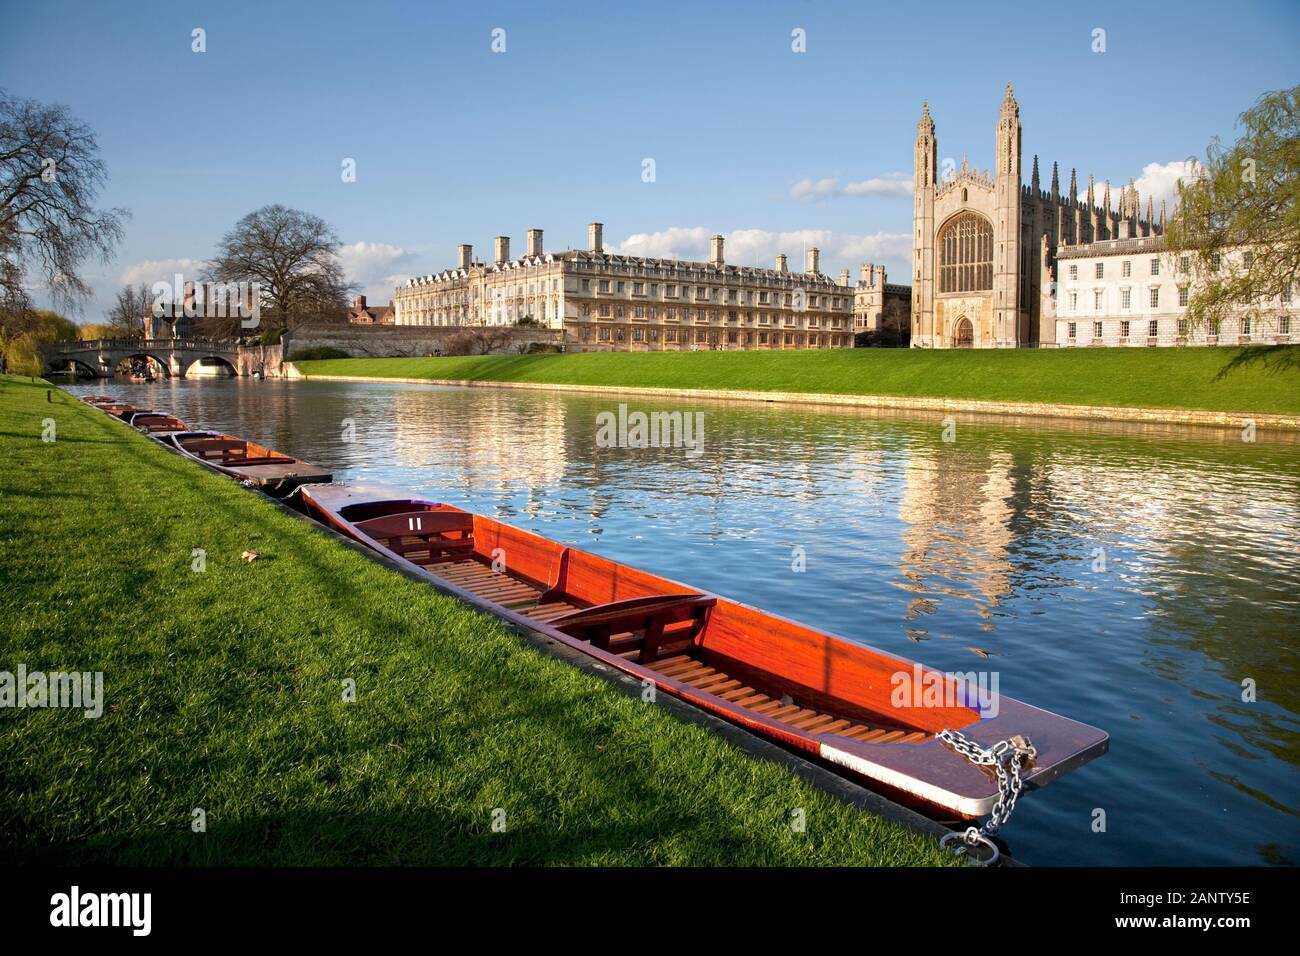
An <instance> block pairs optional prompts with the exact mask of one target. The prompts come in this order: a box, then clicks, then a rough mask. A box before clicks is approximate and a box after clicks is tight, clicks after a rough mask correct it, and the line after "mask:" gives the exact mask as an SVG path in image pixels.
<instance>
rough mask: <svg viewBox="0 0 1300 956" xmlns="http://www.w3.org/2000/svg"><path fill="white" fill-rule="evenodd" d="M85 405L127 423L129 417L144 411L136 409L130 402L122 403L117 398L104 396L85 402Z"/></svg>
mask: <svg viewBox="0 0 1300 956" xmlns="http://www.w3.org/2000/svg"><path fill="white" fill-rule="evenodd" d="M86 404H88V405H91V406H93V407H94V408H98V409H99V410H100V411H101V412H104V413H106V414H108V415H112V416H113V417H114V418H120V419H122V421H126V422H129V421H130V420H131V416H132V415H134V414H136V413H137V412H141V411H145V409H142V408H137V407H136V406H135V405H132V404H131V403H130V402H124V401H122V400H121V399H119V398H108V397H106V396H97V398H96V400H95V401H87V402H86Z"/></svg>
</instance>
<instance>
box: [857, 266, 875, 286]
mask: <svg viewBox="0 0 1300 956" xmlns="http://www.w3.org/2000/svg"><path fill="white" fill-rule="evenodd" d="M858 277H859V280H858V281H860V282H864V283H866V284H867V285H872V284H873V283H874V282H875V270H874V269H873V268H872V266H871V263H870V262H864V263H862V269H861V270H860V271H859V273H858Z"/></svg>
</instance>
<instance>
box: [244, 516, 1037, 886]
mask: <svg viewBox="0 0 1300 956" xmlns="http://www.w3.org/2000/svg"><path fill="white" fill-rule="evenodd" d="M263 497H266V496H263ZM266 500H267V501H269V502H270V503H271V504H272V505H274V506H275V507H276V508H278V509H280V510H281V511H282V512H284V513H285V514H286V515H288V516H289V517H290V518H293V519H294V520H296V521H303V522H306V523H307V524H309V525H311V526H312V527H314V528H316V529H317V530H318V531H321V532H322V533H324V534H325V535H327V536H329V537H331V538H333V539H334V540H336V541H337V542H338V543H339V544H341V545H343V546H344V547H345V548H348V549H350V550H352V551H355V552H356V553H357V554H360V555H361V556H362V557H364V558H367V559H369V560H371V561H373V562H375V563H376V564H380V565H383V566H384V567H385V568H387V569H388V570H390V571H395V572H396V573H398V574H400V575H401V576H402V577H404V578H407V579H408V580H410V581H414V582H415V583H417V584H422V585H425V586H426V587H435V589H436V586H435V585H431V584H430V582H429V581H428V580H427V579H426V578H422V577H420V575H418V574H416V573H415V572H414V571H412V570H411V569H410V568H407V567H403V566H402V565H401V564H398V563H397V562H396V561H393V560H392V559H391V558H388V557H387V556H385V555H382V554H377V553H376V552H374V551H372V550H370V549H369V548H367V547H365V546H364V545H362V544H361V543H360V542H357V541H354V540H352V539H351V538H349V537H347V536H346V535H344V534H341V533H340V532H338V531H336V530H334V529H333V528H330V527H327V526H325V525H323V524H321V523H320V522H319V521H316V520H315V519H314V518H312V517H310V516H309V515H305V514H303V513H301V512H299V511H295V510H294V509H293V508H290V507H289V506H288V505H287V504H285V503H284V502H282V501H276V500H275V499H274V498H270V497H266ZM444 593H446V594H447V596H448V597H451V598H453V599H455V595H453V594H451V593H450V592H444ZM464 607H465V608H466V609H468V610H471V611H474V612H475V613H479V614H484V615H487V612H485V611H482V610H481V609H479V608H476V607H474V606H473V605H470V604H465V605H464ZM489 616H490V615H489ZM493 620H495V621H497V623H499V624H500V625H501V626H502V627H504V628H505V629H506V630H508V631H510V632H511V633H512V634H515V635H517V636H518V637H520V638H521V639H522V640H523V641H525V642H526V643H527V644H528V646H529V647H532V648H534V649H535V650H538V651H540V652H541V653H543V654H545V655H546V656H547V657H553V658H555V659H556V660H558V661H562V662H563V663H565V664H568V665H569V666H571V667H574V668H576V669H577V670H580V671H582V672H583V673H585V674H589V675H590V676H592V677H595V678H598V679H599V680H601V681H602V682H604V683H605V684H608V685H609V686H610V687H611V688H612V689H614V690H615V691H617V692H618V693H620V694H623V695H625V696H628V697H635V698H637V699H638V700H642V699H643V697H642V695H643V693H644V688H643V687H642V685H641V682H640V681H638V680H637V679H636V678H634V677H632V676H631V675H630V674H625V673H623V672H621V671H615V670H612V669H611V668H609V667H606V666H605V665H604V664H602V663H600V662H599V661H597V660H595V659H593V658H591V657H588V656H587V655H586V654H583V653H582V652H581V651H578V650H576V649H575V648H572V647H568V646H566V645H564V644H560V643H559V642H557V641H556V640H554V639H553V638H551V637H548V636H547V635H546V634H544V633H542V632H541V631H535V630H533V629H532V628H527V627H521V626H519V625H518V624H516V623H514V622H513V621H507V620H505V619H497V618H494V619H493ZM654 703H655V704H657V705H658V706H660V707H662V708H663V709H664V710H667V711H668V712H669V713H670V714H672V715H673V716H674V717H676V718H677V719H678V720H681V721H683V722H685V723H690V724H695V725H697V726H699V727H702V728H704V729H705V730H707V731H710V732H711V733H713V734H714V735H716V736H718V737H721V738H723V739H724V740H726V741H727V742H728V743H729V744H731V745H732V746H734V747H736V748H737V749H738V750H741V751H743V752H744V753H745V754H747V755H748V756H750V757H752V758H754V759H757V760H765V761H768V762H770V763H775V764H778V765H780V766H782V767H784V768H785V769H786V770H788V771H789V772H790V773H791V774H792V775H794V776H796V777H798V778H799V779H801V780H803V781H805V782H806V783H809V784H811V785H812V786H814V787H816V788H817V789H818V790H821V791H822V792H823V793H826V794H827V795H829V796H830V797H832V798H834V799H836V800H838V801H839V802H841V803H845V804H848V805H849V806H852V807H856V808H857V809H859V810H862V811H863V812H865V813H870V814H871V815H873V816H877V817H880V818H882V819H884V820H887V821H889V822H891V823H896V824H898V825H899V826H903V827H906V828H907V829H909V830H912V831H914V832H916V833H920V834H922V835H924V836H929V837H933V838H934V839H935V840H936V841H937V840H940V839H942V838H943V837H945V836H948V835H949V834H951V833H952V832H953V831H952V830H950V829H949V828H947V827H945V826H944V825H943V824H941V823H938V822H936V821H934V820H931V819H930V818H929V817H926V816H923V815H922V814H920V813H918V812H916V811H915V810H912V809H909V808H908V807H905V806H903V805H902V804H900V803H895V802H894V801H892V800H890V799H889V798H888V797H884V796H882V795H880V794H878V793H876V792H875V791H874V790H868V789H867V788H866V787H862V786H859V785H858V784H856V783H854V782H853V781H852V780H849V779H847V778H845V777H842V776H840V775H839V774H837V773H833V772H832V771H831V770H829V769H827V768H826V767H823V766H822V765H820V764H817V763H814V762H812V761H811V760H808V759H807V758H806V757H804V756H802V755H801V754H798V753H796V752H794V751H792V750H786V749H785V748H783V747H781V746H779V745H777V744H775V743H773V742H772V741H770V740H767V739H766V738H763V737H759V736H758V735H757V734H753V733H750V732H749V731H748V730H746V729H745V728H744V727H740V726H738V725H736V724H733V723H730V722H729V721H726V720H723V719H722V718H721V717H718V716H716V715H715V714H711V713H709V712H708V711H706V710H701V709H700V708H699V707H696V706H695V705H694V704H692V703H690V702H689V701H684V700H681V699H679V698H677V697H673V696H672V695H671V694H656V695H655V700H654ZM999 865H1000V866H1011V867H1023V866H1026V865H1027V864H1024V863H1021V862H1020V861H1019V860H1016V859H1015V858H1013V857H1011V856H1010V855H1008V854H1007V853H1005V852H1004V853H1003V854H1002V856H1001V858H1000V861H999Z"/></svg>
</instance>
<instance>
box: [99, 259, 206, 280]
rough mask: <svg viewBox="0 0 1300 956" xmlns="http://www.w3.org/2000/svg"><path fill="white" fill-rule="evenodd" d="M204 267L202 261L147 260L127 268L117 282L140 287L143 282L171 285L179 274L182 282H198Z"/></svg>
mask: <svg viewBox="0 0 1300 956" xmlns="http://www.w3.org/2000/svg"><path fill="white" fill-rule="evenodd" d="M203 266H204V261H203V260H202V259H147V260H145V261H144V262H137V263H136V264H135V265H133V266H127V267H126V268H125V269H124V270H122V273H121V275H119V276H118V277H117V282H118V285H139V284H140V283H142V282H143V283H144V284H145V285H149V286H151V285H153V284H154V283H155V282H166V283H167V284H168V285H170V284H171V283H172V281H173V280H174V279H175V278H176V273H178V272H179V273H180V274H181V276H182V279H181V281H182V282H197V281H198V278H199V274H200V273H201V272H202V271H203Z"/></svg>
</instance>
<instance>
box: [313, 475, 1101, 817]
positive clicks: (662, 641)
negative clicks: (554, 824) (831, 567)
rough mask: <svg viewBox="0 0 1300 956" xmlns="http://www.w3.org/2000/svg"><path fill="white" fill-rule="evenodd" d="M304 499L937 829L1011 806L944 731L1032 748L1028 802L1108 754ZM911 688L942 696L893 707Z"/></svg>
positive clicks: (607, 563) (439, 511)
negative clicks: (935, 821) (1032, 791)
mask: <svg viewBox="0 0 1300 956" xmlns="http://www.w3.org/2000/svg"><path fill="white" fill-rule="evenodd" d="M299 495H300V497H301V499H302V502H303V505H304V507H305V508H306V510H307V511H308V513H309V514H312V515H313V516H315V517H316V518H317V519H319V520H321V521H322V522H324V523H326V524H328V525H330V526H332V527H333V528H335V529H337V530H338V531H340V532H342V533H343V534H346V535H348V536H350V537H352V538H354V539H355V540H357V541H359V542H361V543H362V544H364V545H366V546H368V547H370V548H372V549H374V550H375V551H376V552H378V553H380V554H382V555H385V556H387V557H388V558H390V559H392V560H394V561H396V562H398V563H399V564H401V565H402V566H404V567H406V568H408V569H409V570H412V571H414V572H415V573H416V574H418V575H419V576H421V577H423V578H425V579H426V580H428V581H429V582H430V583H432V584H433V585H435V586H436V587H438V588H439V589H440V590H442V591H445V592H447V593H449V594H452V595H455V596H456V597H459V598H461V599H462V600H464V601H467V602H469V603H471V604H473V605H475V606H478V607H481V608H484V609H487V610H490V611H492V612H493V613H495V614H497V615H499V616H501V617H503V618H505V619H506V620H508V621H510V622H512V623H514V624H516V625H518V626H521V627H525V628H528V629H531V630H533V631H536V632H539V633H541V634H544V635H546V636H548V637H550V638H552V639H554V640H556V641H559V642H560V643H563V644H565V645H567V646H570V647H573V648H576V649H578V650H580V651H582V652H583V653H585V654H588V655H590V656H591V657H594V658H596V659H598V660H600V661H602V662H603V663H605V664H607V665H608V666H610V667H613V668H616V669H618V670H620V671H623V672H626V673H627V674H630V675H632V676H633V677H635V678H637V679H639V680H642V681H646V682H653V683H654V685H655V686H656V687H658V688H659V689H660V690H662V691H664V692H666V693H669V694H673V695H675V696H677V697H680V698H682V699H683V700H687V701H689V702H690V703H692V704H694V705H696V706H698V707H700V708H703V709H704V710H707V711H709V712H711V713H714V714H716V715H718V716H721V717H723V718H725V719H727V720H730V721H732V722H734V723H736V724H739V725H741V726H743V727H746V728H748V729H749V730H751V731H753V732H755V733H758V734H760V735H762V736H765V737H767V738H769V739H771V740H774V741H776V742H778V743H780V744H782V745H784V746H786V747H789V748H792V749H796V750H799V751H803V752H805V753H807V754H811V755H813V756H815V757H817V758H819V759H820V760H821V761H822V762H823V763H825V764H826V765H829V766H830V767H832V768H833V769H835V770H837V771H839V772H841V773H843V774H845V775H846V776H849V777H851V778H854V779H856V780H858V781H859V782H862V783H865V784H867V785H868V786H870V787H872V788H873V789H876V790H878V791H880V792H882V793H885V794H886V795H888V796H890V797H891V798H893V799H896V800H899V801H900V802H903V803H906V804H908V805H909V806H913V807H916V808H918V809H921V810H923V811H925V812H927V813H929V814H930V815H932V816H935V817H939V818H942V819H952V818H954V817H956V818H961V819H972V818H975V817H978V816H982V815H984V814H987V813H988V812H989V811H990V810H991V809H992V808H993V806H994V804H995V803H996V801H997V798H998V785H997V780H996V777H995V775H994V774H993V772H992V771H991V770H990V769H987V768H981V767H978V766H976V765H974V764H972V763H971V762H970V761H969V760H968V759H967V758H966V757H964V756H962V755H961V754H959V753H957V752H956V751H955V750H954V749H953V748H952V747H951V746H950V745H949V744H948V743H946V742H944V741H941V740H939V739H937V738H936V735H937V734H938V733H939V732H940V731H942V730H944V729H948V728H951V729H954V730H958V731H960V732H961V733H962V734H964V735H965V736H966V737H967V738H969V739H971V740H973V741H975V742H976V743H978V744H980V745H981V746H982V747H986V748H987V747H990V746H992V745H993V744H995V743H997V742H998V741H1001V740H1005V739H1008V738H1011V737H1012V736H1014V735H1022V736H1025V737H1027V738H1029V740H1030V742H1031V743H1032V744H1033V746H1034V748H1035V749H1036V754H1035V756H1034V757H1033V758H1032V759H1031V760H1030V761H1029V762H1028V763H1027V764H1026V765H1025V766H1023V767H1022V770H1021V779H1022V781H1023V782H1024V785H1025V786H1026V787H1027V788H1035V787H1041V786H1043V785H1045V784H1047V783H1048V782H1049V781H1051V780H1053V779H1055V778H1056V777H1059V776H1061V775H1062V774H1063V773H1066V772H1068V771H1070V770H1073V769H1075V768H1076V767H1079V766H1081V765H1082V764H1084V763H1086V762H1087V761H1089V760H1092V759H1094V758H1095V757H1098V756H1100V755H1101V754H1103V753H1105V752H1106V749H1107V746H1108V737H1107V735H1106V733H1104V732H1103V731H1101V730H1098V729H1097V728H1095V727H1090V726H1088V725H1086V724H1082V723H1078V722H1077V721H1074V720H1070V719H1068V718H1065V717H1061V716H1058V715H1056V714H1053V713H1050V712H1048V711H1044V710H1040V709H1039V708H1037V707H1032V706H1030V705H1028V704H1024V703H1021V702H1020V701H1016V700H1011V699H1009V698H1007V697H998V698H996V699H995V701H994V702H993V703H992V706H990V705H989V704H990V702H989V701H983V702H981V701H980V700H978V699H975V700H971V699H969V698H972V697H976V696H977V695H974V694H968V693H967V692H966V685H964V684H962V683H960V682H958V681H955V680H952V679H951V678H950V676H949V675H943V674H940V673H939V672H937V671H933V670H931V669H929V668H922V667H921V665H919V664H915V663H914V662H912V661H909V660H905V659H903V658H900V657H896V656H894V655H892V654H888V653H885V652H884V651H880V650H876V649H874V648H871V647H867V646H865V645H862V644H858V643H855V642H852V641H848V640H845V639H843V638H839V637H836V636H834V635H831V634H827V633H825V632H822V631H818V630H815V629H814V628H811V627H807V626H805V625H802V624H798V623H795V622H794V621H790V620H787V619H785V618H782V617H778V616H777V615H774V614H769V613H767V612H765V611H761V610H758V609H756V608H753V607H749V606H747V605H745V604H741V603H739V602H737V601H732V600H729V599H727V598H725V597H721V596H719V595H716V594H711V593H708V592H705V591H700V590H698V589H695V588H690V587H687V586H686V585H683V584H679V583H677V582H675V581H671V580H669V579H667V578H662V577H658V576H656V575H653V574H649V573H647V572H645V571H641V570H639V569H637V568H633V567H629V566H628V565H624V564H619V563H617V562H615V561H611V560H609V559H607V558H602V557H600V556H599V555H595V554H591V553H589V552H586V551H580V550H579V549H577V548H572V547H568V546H567V545H564V544H561V543H559V542H556V541H551V540H548V539H546V538H542V537H539V536H538V535H535V534H532V533H530V532H527V531H523V530H521V529H519V528H515V527H512V526H511V525H508V524H504V523H502V522H499V521H496V520H494V519H492V518H489V517H487V516H485V515H480V514H474V513H472V512H467V511H463V510H461V509H459V508H456V507H453V506H451V505H447V504H439V503H437V502H433V501H428V500H425V499H422V498H418V497H412V496H410V495H408V494H406V493H403V492H400V491H394V490H391V489H384V488H381V487H379V486H374V485H354V486H331V485H319V486H311V487H303V488H302V489H301V490H300V492H299ZM494 558H500V559H501V562H503V564H502V563H499V564H498V567H500V568H501V570H496V569H494V567H493V561H494ZM899 675H909V676H910V678H912V679H913V680H915V679H916V678H919V677H922V676H924V679H925V680H928V681H930V682H932V686H938V687H941V688H942V689H943V691H944V692H945V694H944V695H943V696H942V697H940V698H939V699H938V700H937V701H935V700H934V699H933V698H931V699H922V698H921V697H920V696H917V697H910V696H909V697H907V698H906V699H902V700H897V701H896V699H895V698H896V697H898V696H899V695H897V694H895V689H896V687H898V686H899V681H900V679H901V678H900V677H899ZM647 686H648V684H647Z"/></svg>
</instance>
